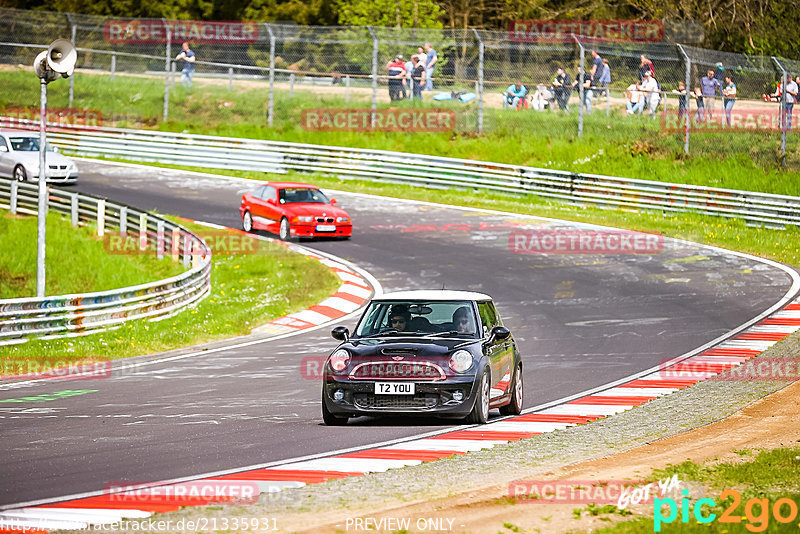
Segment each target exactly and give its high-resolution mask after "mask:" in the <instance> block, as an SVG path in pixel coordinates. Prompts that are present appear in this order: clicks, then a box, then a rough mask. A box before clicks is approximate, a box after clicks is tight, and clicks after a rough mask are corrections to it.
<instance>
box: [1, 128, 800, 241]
mask: <svg viewBox="0 0 800 534" xmlns="http://www.w3.org/2000/svg"><path fill="white" fill-rule="evenodd" d="M36 124H37V123H36V121H30V120H27V119H16V118H10V117H0V127H2V126H6V127H18V128H34V127H38V126H36ZM50 132H51V134H50V135H51V138H50V139H51V142H52V143H53V144H55V145H57V146H59V147H61V148H62V149H64V150H65V151H68V152H70V153H73V154H77V155H81V156H88V157H106V156H107V157H112V158H119V159H128V160H134V161H149V162H159V163H171V164H178V165H185V164H186V163H187V162H191V163H192V165H196V166H201V167H208V168H221V169H240V170H255V171H263V172H269V173H278V174H284V173H287V172H288V171H297V172H320V173H325V174H331V175H334V176H337V177H339V178H343V179H348V178H350V179H365V180H374V181H384V182H386V181H389V182H399V183H405V184H411V185H414V186H421V187H436V188H448V187H455V188H470V189H483V190H489V191H499V192H506V193H512V194H520V195H537V196H541V197H546V198H555V199H560V200H566V201H570V202H577V203H584V204H591V205H597V206H611V207H625V208H635V209H645V210H658V211H662V212H681V211H690V212H696V213H702V214H704V215H714V216H719V217H727V218H738V219H743V220H745V221H747V222H749V223H753V224H759V225H769V226H773V227H777V228H783V227H785V226H786V225H794V226H800V197H793V196H787V195H774V194H768V193H758V192H751V191H741V190H735V189H721V188H714V187H705V186H696V185H685V184H677V183H671V182H657V181H650V180H639V179H634V178H619V177H613V176H602V175H597V174H585V173H575V172H566V171H558V170H551V169H540V168H535V167H527V166H522V165H509V164H503V163H491V162H484V161H474V160H466V159H457V158H446V157H437V156H427V155H420V154H407V153H401V152H391V151H385V150H371V149H361V148H346V147H333V146H324V145H308V144H300V143H286V142H280V141H265V140H258V139H237V138H229V137H215V136H209V135H191V134H182V133H170V132H158V131H147V130H126V129H121V128H94V127H92V128H81V127H68V128H63V127H62V128H59V127H58V125H57V124H53V125H52V127H50Z"/></svg>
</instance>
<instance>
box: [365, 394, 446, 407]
mask: <svg viewBox="0 0 800 534" xmlns="http://www.w3.org/2000/svg"><path fill="white" fill-rule="evenodd" d="M438 402H439V396H438V395H436V394H433V393H428V394H421V393H418V394H416V395H374V394H371V393H360V394H357V395H355V404H356V407H357V408H364V409H371V410H381V409H384V410H385V409H392V408H419V409H431V408H435V407H436V405H437V404H438Z"/></svg>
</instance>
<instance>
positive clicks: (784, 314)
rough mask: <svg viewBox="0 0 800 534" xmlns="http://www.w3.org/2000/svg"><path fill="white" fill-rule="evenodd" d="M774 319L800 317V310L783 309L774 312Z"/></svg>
mask: <svg viewBox="0 0 800 534" xmlns="http://www.w3.org/2000/svg"><path fill="white" fill-rule="evenodd" d="M771 318H772V319H800V310H783V311H779V312H778V313H776V314H774V315H773V316H772V317H771Z"/></svg>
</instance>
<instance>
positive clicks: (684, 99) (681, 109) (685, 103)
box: [672, 82, 689, 122]
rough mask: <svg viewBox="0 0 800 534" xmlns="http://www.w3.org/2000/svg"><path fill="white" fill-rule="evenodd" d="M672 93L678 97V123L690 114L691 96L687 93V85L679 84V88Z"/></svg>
mask: <svg viewBox="0 0 800 534" xmlns="http://www.w3.org/2000/svg"><path fill="white" fill-rule="evenodd" d="M672 92H673V93H674V94H676V95H680V96H678V122H680V121H681V119H683V118H684V117H686V115H687V113H688V112H689V95H688V94H687V92H686V84H685V83H684V82H678V88H677V89H673V90H672Z"/></svg>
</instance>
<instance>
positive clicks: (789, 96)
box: [783, 76, 800, 130]
mask: <svg viewBox="0 0 800 534" xmlns="http://www.w3.org/2000/svg"><path fill="white" fill-rule="evenodd" d="M798 79H800V76H798ZM799 88H800V86H798V83H797V82H796V81H795V80H793V79H792V78H791V77H789V78H787V81H786V105H785V107H784V109H783V113H784V117H786V118H785V119H784V124H785V125H786V130H791V129H792V109H793V108H794V104H795V102H797V93H798V89H799Z"/></svg>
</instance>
